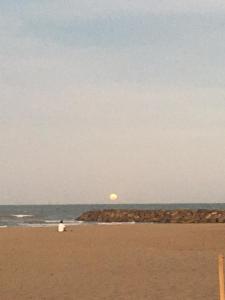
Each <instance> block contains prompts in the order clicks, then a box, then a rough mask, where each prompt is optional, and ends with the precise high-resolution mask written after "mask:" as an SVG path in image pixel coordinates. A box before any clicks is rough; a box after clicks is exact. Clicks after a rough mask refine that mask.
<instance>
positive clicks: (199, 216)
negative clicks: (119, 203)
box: [77, 209, 225, 223]
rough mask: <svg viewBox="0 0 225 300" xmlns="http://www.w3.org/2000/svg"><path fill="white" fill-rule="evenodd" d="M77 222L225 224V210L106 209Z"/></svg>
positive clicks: (90, 212)
mask: <svg viewBox="0 0 225 300" xmlns="http://www.w3.org/2000/svg"><path fill="white" fill-rule="evenodd" d="M77 220H78V221H85V222H141V223H146V222H149V223H225V210H208V209H198V210H191V209H175V210H162V209H161V210H133V209H106V210H93V211H87V212H84V213H82V214H81V215H80V216H79V217H78V218H77Z"/></svg>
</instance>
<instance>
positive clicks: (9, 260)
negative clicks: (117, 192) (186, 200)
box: [0, 224, 225, 300]
mask: <svg viewBox="0 0 225 300" xmlns="http://www.w3.org/2000/svg"><path fill="white" fill-rule="evenodd" d="M219 253H222V254H224V253H225V225H224V224H196V225H195V224H176V225H175V224H168V225H166V224H158V225H156V224H155V225H153V224H135V225H113V226H106V225H105V226H104V225H101V226H100V225H82V226H75V227H69V228H68V231H67V232H65V233H58V232H56V228H2V229H1V230H0V299H1V300H26V299H37V300H41V299H52V300H57V299H63V300H70V299H76V300H86V299H91V300H95V299H96V300H102V299H109V300H111V299H117V300H127V299H132V300H133V299H135V300H142V299H152V300H172V299H173V300H174V299H179V300H198V299H199V300H200V299H201V300H203V299H204V300H218V279H217V278H218V274H217V255H218V254H219Z"/></svg>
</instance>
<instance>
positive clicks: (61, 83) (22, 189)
mask: <svg viewBox="0 0 225 300" xmlns="http://www.w3.org/2000/svg"><path fill="white" fill-rule="evenodd" d="M0 43H1V44H0V66H1V69H0V70H1V71H0V141H1V144H0V204H7V203H87V202H89V203H90V202H91V203H93V202H98V203H102V202H105V203H106V202H109V200H108V194H109V193H111V192H116V193H118V195H119V201H120V202H123V203H134V202H137V203H141V202H150V203H158V202H164V203H165V202H224V201H225V1H224V0H197V1H196V0H195V1H194V0H179V1H177V0H161V1H159V0H148V1H147V0H139V1H137V0H129V1H128V0H82V1H76V0H74V1H72V0H71V1H66V0H64V1H63V0H60V1H59V0H54V1H52V0H45V1H42V0H39V1H34V0H29V1H28V0H20V1H16V0H11V1H10V0H8V1H0Z"/></svg>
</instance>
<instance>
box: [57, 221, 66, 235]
mask: <svg viewBox="0 0 225 300" xmlns="http://www.w3.org/2000/svg"><path fill="white" fill-rule="evenodd" d="M65 230H66V225H65V224H63V220H61V221H60V222H59V225H58V232H63V231H65Z"/></svg>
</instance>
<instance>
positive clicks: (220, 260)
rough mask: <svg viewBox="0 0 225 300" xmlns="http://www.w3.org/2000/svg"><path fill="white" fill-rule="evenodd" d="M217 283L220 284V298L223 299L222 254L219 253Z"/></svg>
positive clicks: (224, 299) (224, 298)
mask: <svg viewBox="0 0 225 300" xmlns="http://www.w3.org/2000/svg"><path fill="white" fill-rule="evenodd" d="M218 263H219V284H220V300H225V296H224V295H225V293H224V256H223V255H219V257H218Z"/></svg>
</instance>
